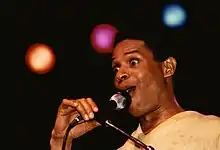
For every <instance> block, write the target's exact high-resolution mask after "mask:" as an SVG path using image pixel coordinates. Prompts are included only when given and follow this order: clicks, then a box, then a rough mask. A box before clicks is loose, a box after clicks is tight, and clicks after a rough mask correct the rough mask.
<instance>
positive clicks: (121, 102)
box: [110, 92, 131, 110]
mask: <svg viewBox="0 0 220 150" xmlns="http://www.w3.org/2000/svg"><path fill="white" fill-rule="evenodd" d="M130 101H131V97H130V95H129V94H128V93H126V92H118V93H116V94H114V95H112V97H111V98H110V103H111V104H112V109H114V110H122V109H124V108H126V107H128V106H129V105H130Z"/></svg>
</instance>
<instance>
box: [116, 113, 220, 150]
mask: <svg viewBox="0 0 220 150" xmlns="http://www.w3.org/2000/svg"><path fill="white" fill-rule="evenodd" d="M132 136H134V137H136V138H138V139H139V140H141V141H142V142H143V143H145V144H146V145H150V146H152V147H154V148H155V150H220V118H219V117H217V116H213V115H203V114H200V113H198V112H195V111H185V112H181V113H178V114H176V115H174V116H172V117H171V118H169V119H167V120H166V121H164V122H163V123H161V124H160V125H158V126H157V127H156V128H155V129H153V130H152V131H151V132H150V133H148V134H147V135H144V134H143V132H142V130H141V127H140V125H139V126H138V128H137V130H136V131H134V132H133V133H132ZM118 150H138V148H137V147H136V146H135V145H134V143H133V142H132V141H131V140H127V142H126V143H125V144H124V145H123V146H122V147H120V148H119V149H118Z"/></svg>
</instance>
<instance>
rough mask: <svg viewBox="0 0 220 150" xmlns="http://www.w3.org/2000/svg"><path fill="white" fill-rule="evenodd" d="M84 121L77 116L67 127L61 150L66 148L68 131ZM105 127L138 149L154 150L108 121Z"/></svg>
mask: <svg viewBox="0 0 220 150" xmlns="http://www.w3.org/2000/svg"><path fill="white" fill-rule="evenodd" d="M82 122H84V121H82V117H81V116H79V117H76V118H75V119H74V120H73V121H72V122H71V124H70V125H69V126H68V128H67V130H66V133H65V135H64V139H63V144H62V150H65V147H66V140H67V137H68V134H69V132H70V130H71V129H72V128H73V127H75V126H76V125H77V124H79V123H82ZM105 126H106V127H112V128H114V129H115V130H117V131H119V132H121V133H122V134H123V135H125V136H127V137H128V138H129V139H130V140H132V141H133V142H134V143H135V144H136V145H138V146H139V147H142V148H144V149H145V150H155V149H154V148H153V147H152V146H147V145H145V144H144V143H143V142H141V141H140V140H138V139H137V138H135V137H133V136H131V135H129V134H127V133H126V132H124V131H123V130H121V129H120V128H118V127H117V126H115V125H114V124H112V123H111V121H110V120H106V121H105Z"/></svg>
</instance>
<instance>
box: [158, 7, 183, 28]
mask: <svg viewBox="0 0 220 150" xmlns="http://www.w3.org/2000/svg"><path fill="white" fill-rule="evenodd" d="M186 19H187V14H186V11H185V10H184V8H183V7H182V6H180V5H179V4H168V5H166V6H165V7H164V9H163V12H162V20H163V23H164V24H165V25H166V26H168V27H170V28H175V27H180V26H183V25H184V24H185V22H186Z"/></svg>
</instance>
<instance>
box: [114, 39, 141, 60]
mask: <svg viewBox="0 0 220 150" xmlns="http://www.w3.org/2000/svg"><path fill="white" fill-rule="evenodd" d="M144 45H145V43H144V41H142V40H133V39H126V40H123V41H121V42H119V43H118V44H117V45H116V47H115V48H114V51H113V57H115V56H114V55H115V53H116V52H123V53H126V52H129V51H131V50H133V49H137V48H140V47H142V46H144Z"/></svg>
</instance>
